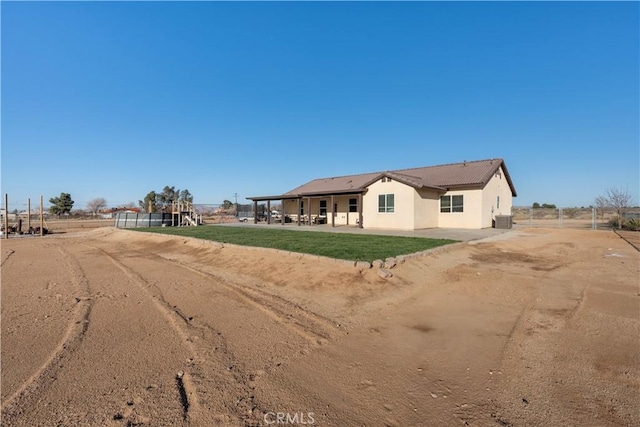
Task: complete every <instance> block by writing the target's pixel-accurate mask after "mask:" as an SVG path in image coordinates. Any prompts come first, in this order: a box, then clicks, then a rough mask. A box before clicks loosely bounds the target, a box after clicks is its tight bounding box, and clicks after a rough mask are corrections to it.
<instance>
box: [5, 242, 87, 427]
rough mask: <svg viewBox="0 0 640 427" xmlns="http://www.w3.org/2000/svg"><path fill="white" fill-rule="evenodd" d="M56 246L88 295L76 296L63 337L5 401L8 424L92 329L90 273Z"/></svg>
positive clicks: (69, 269) (72, 275)
mask: <svg viewBox="0 0 640 427" xmlns="http://www.w3.org/2000/svg"><path fill="white" fill-rule="evenodd" d="M55 248H56V249H57V250H58V251H59V252H60V253H61V254H62V255H63V257H62V258H63V260H64V263H65V264H66V266H67V268H68V271H70V272H71V277H70V279H71V280H72V281H74V282H75V283H76V285H78V287H79V288H80V289H84V290H85V291H86V296H85V297H84V298H76V305H75V307H74V313H73V315H72V317H71V319H72V320H71V322H70V323H69V326H68V327H67V329H66V331H65V333H64V335H63V337H62V339H61V340H60V342H59V343H58V345H57V346H56V347H55V349H54V350H53V352H52V353H51V354H50V355H49V357H48V358H47V359H46V360H45V361H44V363H42V365H40V367H39V368H38V369H37V370H36V371H35V372H34V373H33V374H32V375H31V376H30V377H29V378H27V380H26V381H25V382H24V383H22V385H20V387H18V389H17V390H16V391H15V392H14V393H13V394H12V395H11V396H9V397H7V398H6V399H5V400H4V401H3V402H2V424H6V423H7V422H8V420H9V419H10V418H11V416H12V414H13V413H14V412H15V411H16V410H18V409H19V408H20V407H21V406H23V405H25V404H28V403H29V401H33V400H35V399H36V397H37V395H38V393H40V392H42V391H44V390H45V389H46V388H47V387H48V386H49V385H50V384H51V383H52V381H54V380H55V378H56V376H57V375H56V374H57V372H58V370H59V369H60V366H61V362H62V361H63V360H64V359H66V358H67V357H68V356H69V355H70V354H72V353H73V352H75V351H76V350H77V349H78V348H80V346H81V345H82V341H83V338H84V336H85V334H86V333H87V330H88V329H89V319H90V317H91V310H92V308H93V302H92V300H91V298H90V295H91V289H90V286H89V281H88V279H87V276H86V274H85V272H84V270H83V269H82V266H81V265H80V263H79V262H78V260H77V259H76V258H75V257H74V256H73V255H71V254H70V253H69V252H68V251H66V250H65V249H64V248H63V247H62V246H59V245H55Z"/></svg>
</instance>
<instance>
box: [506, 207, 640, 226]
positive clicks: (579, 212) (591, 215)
mask: <svg viewBox="0 0 640 427" xmlns="http://www.w3.org/2000/svg"><path fill="white" fill-rule="evenodd" d="M511 213H512V215H513V224H514V227H541V228H542V227H549V228H575V229H584V230H610V229H612V228H614V227H617V220H618V215H617V213H616V211H615V210H614V209H610V208H605V209H598V208H595V207H589V208H533V207H530V206H527V207H513V208H512V210H511ZM634 217H640V208H632V209H629V210H627V213H626V214H625V218H634Z"/></svg>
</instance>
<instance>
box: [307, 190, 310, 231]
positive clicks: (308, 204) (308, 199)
mask: <svg viewBox="0 0 640 427" xmlns="http://www.w3.org/2000/svg"><path fill="white" fill-rule="evenodd" d="M307 212H308V214H307V219H308V222H309V224H308V225H309V227H311V197H307Z"/></svg>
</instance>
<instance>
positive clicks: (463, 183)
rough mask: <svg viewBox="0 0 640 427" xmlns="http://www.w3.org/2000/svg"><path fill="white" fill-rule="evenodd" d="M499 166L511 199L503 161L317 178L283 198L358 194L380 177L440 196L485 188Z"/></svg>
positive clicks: (513, 192)
mask: <svg viewBox="0 0 640 427" xmlns="http://www.w3.org/2000/svg"><path fill="white" fill-rule="evenodd" d="M500 166H502V170H503V171H504V175H505V178H506V179H507V183H508V184H509V187H510V188H511V193H512V194H513V196H514V197H515V196H517V194H516V189H515V187H514V186H513V182H512V181H511V177H510V176H509V172H508V171H507V167H506V165H505V163H504V160H502V159H487V160H476V161H471V162H466V161H465V162H462V163H451V164H447V165H438V166H427V167H421V168H410V169H400V170H394V171H385V172H372V173H365V174H360V175H347V176H338V177H331V178H319V179H314V180H313V181H309V182H308V183H306V184H303V185H301V186H299V187H296V188H294V189H293V190H291V191H289V192H287V193H285V194H284V195H283V196H312V195H321V194H332V193H333V194H340V193H350V192H351V193H359V192H362V191H364V189H365V188H366V187H368V186H369V185H371V184H372V183H373V182H375V181H377V180H378V179H380V178H382V177H383V176H388V177H390V178H392V179H395V180H396V181H400V182H402V183H404V184H407V185H410V186H412V187H415V188H434V189H436V190H440V191H443V192H444V191H447V190H449V189H455V188H461V187H484V186H485V185H486V184H487V183H488V182H489V180H490V179H491V177H492V176H493V174H495V173H496V171H497V170H498V168H499V167H500ZM251 199H258V198H251ZM265 200H266V199H265Z"/></svg>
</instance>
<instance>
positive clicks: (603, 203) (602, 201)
mask: <svg viewBox="0 0 640 427" xmlns="http://www.w3.org/2000/svg"><path fill="white" fill-rule="evenodd" d="M595 203H596V213H599V214H600V219H601V220H602V221H604V210H605V209H606V208H608V207H610V205H609V200H608V199H607V198H606V197H605V196H598V197H596V200H595Z"/></svg>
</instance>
